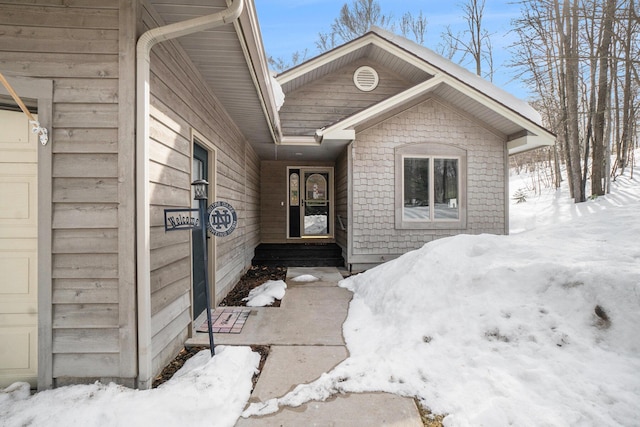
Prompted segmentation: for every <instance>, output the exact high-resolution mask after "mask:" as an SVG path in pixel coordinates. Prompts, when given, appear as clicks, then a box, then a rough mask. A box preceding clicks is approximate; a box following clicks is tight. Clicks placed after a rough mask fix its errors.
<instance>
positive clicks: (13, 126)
mask: <svg viewBox="0 0 640 427" xmlns="http://www.w3.org/2000/svg"><path fill="white" fill-rule="evenodd" d="M30 127H31V126H30V125H29V120H28V119H27V117H26V116H25V114H24V113H22V112H21V111H17V112H16V111H8V110H2V109H0V129H1V130H2V131H1V132H0V273H1V274H0V343H1V344H0V389H2V388H4V387H6V386H8V385H9V384H11V383H13V382H15V381H27V382H29V383H30V384H31V386H32V387H35V386H36V383H37V375H38V372H37V366H38V354H37V348H38V326H37V325H38V315H37V309H38V294H37V291H38V280H37V279H38V259H37V253H38V218H37V215H38V205H37V203H38V178H37V170H38V160H37V159H38V151H37V148H38V136H37V135H36V134H34V133H32V132H31V129H30Z"/></svg>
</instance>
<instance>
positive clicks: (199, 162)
mask: <svg viewBox="0 0 640 427" xmlns="http://www.w3.org/2000/svg"><path fill="white" fill-rule="evenodd" d="M192 175H193V176H192V178H193V180H194V181H195V180H197V179H208V178H209V156H208V152H207V150H205V149H204V148H202V147H201V146H200V145H198V144H195V143H194V144H193V171H192ZM192 203H193V205H192V208H194V209H198V203H199V202H198V201H197V200H194V201H193V202H192ZM191 245H192V257H193V258H192V259H193V265H192V268H193V276H192V277H193V318H194V319H196V318H197V317H198V316H199V315H200V314H201V313H202V312H203V311H204V310H205V308H206V307H207V298H206V294H205V286H206V282H205V280H204V251H206V250H207V248H206V246H205V245H203V242H202V230H193V232H192V236H191Z"/></svg>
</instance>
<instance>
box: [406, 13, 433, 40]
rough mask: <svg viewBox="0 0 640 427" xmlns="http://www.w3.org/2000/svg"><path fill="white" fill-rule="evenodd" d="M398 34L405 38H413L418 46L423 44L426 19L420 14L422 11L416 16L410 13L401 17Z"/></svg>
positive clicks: (425, 32)
mask: <svg viewBox="0 0 640 427" xmlns="http://www.w3.org/2000/svg"><path fill="white" fill-rule="evenodd" d="M400 33H402V35H403V36H404V37H406V38H413V40H415V42H416V43H418V44H424V37H425V35H426V34H427V18H426V17H425V16H424V15H423V14H422V11H420V13H419V14H418V16H413V15H412V14H411V13H410V12H407V13H405V14H404V15H402V19H401V20H400Z"/></svg>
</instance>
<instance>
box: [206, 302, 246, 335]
mask: <svg viewBox="0 0 640 427" xmlns="http://www.w3.org/2000/svg"><path fill="white" fill-rule="evenodd" d="M249 313H251V309H250V308H242V307H219V308H216V309H215V310H211V324H212V326H213V328H212V329H213V333H215V334H239V333H240V332H242V327H243V326H244V324H245V322H246V321H247V319H248V318H249ZM208 330H209V328H208V327H207V319H206V318H205V319H204V321H203V322H202V324H201V325H200V326H198V327H197V328H196V331H197V332H207V331H208Z"/></svg>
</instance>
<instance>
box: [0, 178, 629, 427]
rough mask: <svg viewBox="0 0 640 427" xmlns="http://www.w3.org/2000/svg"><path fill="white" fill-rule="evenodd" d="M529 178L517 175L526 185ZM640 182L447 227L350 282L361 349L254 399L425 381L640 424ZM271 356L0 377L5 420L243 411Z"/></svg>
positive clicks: (435, 403) (219, 421) (430, 400)
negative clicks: (137, 377) (42, 388)
mask: <svg viewBox="0 0 640 427" xmlns="http://www.w3.org/2000/svg"><path fill="white" fill-rule="evenodd" d="M514 188H518V187H517V186H512V189H514ZM639 212H640V183H639V182H638V180H637V179H636V180H634V181H631V180H629V179H628V178H625V177H622V178H618V180H617V182H615V183H614V184H613V187H612V194H610V195H608V196H606V197H600V198H598V199H596V200H592V201H589V202H585V203H582V204H578V205H575V204H573V203H572V202H571V201H570V200H569V199H568V195H567V192H566V190H565V189H563V190H559V191H550V192H547V193H546V194H543V195H542V196H536V197H533V196H530V197H529V198H528V199H527V202H526V203H521V204H515V202H513V204H512V205H511V229H512V231H513V235H511V236H494V235H480V236H469V235H461V236H457V237H453V238H447V239H441V240H437V241H434V242H432V243H429V244H427V245H425V246H424V247H423V248H421V249H419V250H416V251H413V252H410V253H408V254H406V255H405V256H403V257H401V258H398V259H397V260H394V261H391V262H388V263H386V264H384V265H382V266H380V267H378V268H375V269H372V270H370V271H368V272H366V273H363V274H360V275H357V276H353V277H351V278H349V279H346V280H344V281H343V282H341V286H343V287H345V288H348V289H350V290H352V291H353V292H354V298H353V301H352V303H351V306H350V308H349V315H348V318H347V320H346V322H345V324H344V334H345V339H346V341H347V346H348V349H349V354H350V357H349V358H348V359H346V360H345V361H344V362H342V363H341V364H340V365H338V366H337V367H336V368H334V369H333V370H332V371H330V372H327V373H325V374H323V375H322V376H321V377H320V378H319V379H318V380H316V381H315V382H313V383H311V384H306V385H305V384H303V385H299V386H298V387H297V388H295V389H294V390H293V391H292V392H290V393H289V394H287V395H285V396H283V397H281V398H279V399H275V400H272V401H269V402H265V403H257V404H252V405H250V406H249V407H248V408H247V409H246V410H245V411H244V415H245V416H247V415H250V414H254V413H268V412H272V411H274V410H276V409H277V407H278V406H279V405H292V406H296V405H299V404H301V403H303V402H305V401H308V400H311V399H324V398H326V397H328V396H330V395H331V394H334V393H339V392H349V391H387V392H392V393H398V394H401V395H406V396H417V397H418V398H419V399H420V400H421V401H422V402H423V403H424V404H425V405H426V406H427V407H429V408H430V409H431V410H432V411H433V412H435V413H440V414H448V415H447V417H446V418H445V421H444V423H445V425H446V426H492V427H494V426H507V425H515V426H637V425H638V420H640V374H639V372H640V243H639V241H640V219H638V213H639ZM258 359H259V356H258V355H257V354H255V353H252V352H251V351H250V350H249V349H248V348H246V347H223V348H221V347H218V351H217V355H216V357H215V358H213V359H211V360H209V356H208V351H205V352H203V353H200V354H198V355H197V356H196V358H195V359H194V360H193V362H191V363H190V364H187V365H185V367H184V368H183V370H182V371H181V372H180V375H176V377H175V378H174V379H172V380H171V381H169V382H167V383H165V385H163V386H162V387H161V388H159V389H156V390H150V391H135V390H130V389H126V388H123V387H118V386H115V385H101V384H94V385H87V386H72V387H62V388H59V389H56V390H52V391H47V392H42V393H38V394H36V395H34V396H29V393H28V386H25V385H21V384H15V385H14V386H12V387H10V388H8V389H5V390H4V391H3V392H0V425H2V426H21V425H25V424H26V425H35V426H44V425H46V426H68V425H74V424H75V425H83V426H117V425H147V424H149V425H151V424H153V425H158V426H163V425H182V424H188V425H192V426H199V425H207V426H211V425H214V426H232V425H233V424H234V423H235V420H236V419H237V417H238V416H240V415H241V414H242V413H243V412H242V411H243V408H244V405H245V404H246V402H247V400H248V398H249V390H250V387H251V385H250V379H251V375H252V374H253V372H254V371H255V369H256V367H257V363H258Z"/></svg>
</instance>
